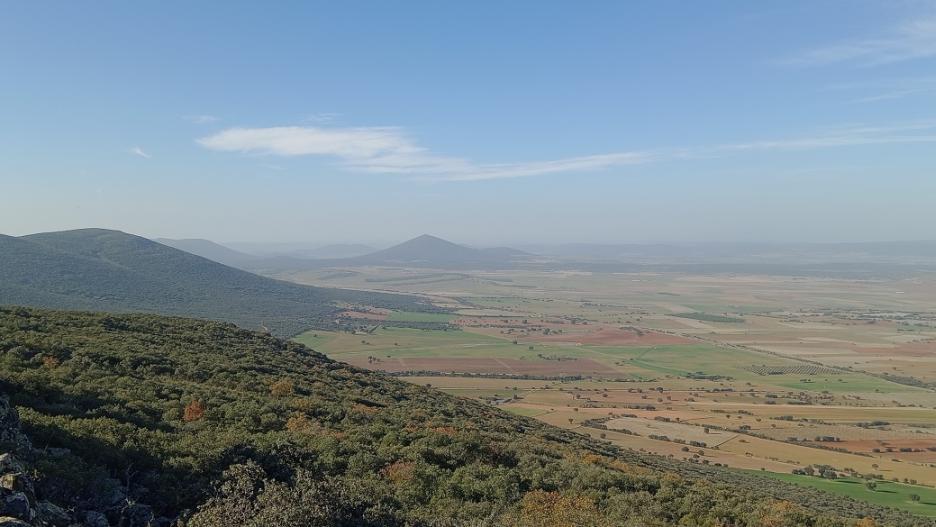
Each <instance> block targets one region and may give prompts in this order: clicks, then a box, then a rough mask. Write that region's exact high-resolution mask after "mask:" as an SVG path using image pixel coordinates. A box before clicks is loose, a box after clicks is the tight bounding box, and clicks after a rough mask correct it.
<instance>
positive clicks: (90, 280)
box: [0, 229, 432, 335]
mask: <svg viewBox="0 0 936 527" xmlns="http://www.w3.org/2000/svg"><path fill="white" fill-rule="evenodd" d="M338 303H351V304H366V305H373V306H378V307H386V308H391V309H394V308H395V309H409V310H413V309H415V310H421V309H432V307H431V306H430V305H428V304H426V303H424V302H422V301H421V300H419V299H417V298H416V297H410V296H403V295H392V294H379V293H365V292H360V291H350V290H341V289H327V288H317V287H310V286H303V285H298V284H293V283H289V282H282V281H278V280H273V279H270V278H265V277H261V276H257V275H255V274H251V273H249V272H246V271H242V270H239V269H234V268H232V267H228V266H225V265H222V264H219V263H217V262H213V261H211V260H208V259H205V258H202V257H199V256H196V255H193V254H189V253H187V252H184V251H180V250H178V249H174V248H171V247H167V246H165V245H162V244H160V243H156V242H154V241H151V240H148V239H146V238H141V237H139V236H133V235H131V234H126V233H123V232H119V231H109V230H102V229H83V230H76V231H65V232H53V233H43V234H35V235H30V236H24V237H21V238H14V237H10V236H0V305H2V304H6V305H11V304H19V305H31V306H38V307H49V308H61V309H92V310H101V311H123V312H126V311H144V312H153V313H163V314H170V315H184V316H192V317H199V318H209V319H215V320H224V321H229V322H234V323H236V324H239V325H241V326H244V327H247V328H252V329H260V328H262V327H265V328H268V329H269V330H270V331H272V332H273V333H275V334H278V335H291V334H295V333H298V332H300V331H302V330H303V329H307V328H310V327H330V325H331V324H333V319H334V316H335V314H336V313H337V312H339V311H340V309H339V308H338V306H336V304H338Z"/></svg>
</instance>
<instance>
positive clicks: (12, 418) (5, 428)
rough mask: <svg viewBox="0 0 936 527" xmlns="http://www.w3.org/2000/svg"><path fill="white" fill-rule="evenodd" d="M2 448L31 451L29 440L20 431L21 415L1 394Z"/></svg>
mask: <svg viewBox="0 0 936 527" xmlns="http://www.w3.org/2000/svg"><path fill="white" fill-rule="evenodd" d="M0 446H2V447H3V448H9V449H11V450H15V451H22V450H29V449H30V448H31V446H30V444H29V438H27V437H26V435H25V434H24V433H23V432H22V431H21V430H20V420H19V414H18V413H16V408H13V406H12V405H11V404H10V401H9V399H7V398H6V397H5V396H3V395H2V394H0Z"/></svg>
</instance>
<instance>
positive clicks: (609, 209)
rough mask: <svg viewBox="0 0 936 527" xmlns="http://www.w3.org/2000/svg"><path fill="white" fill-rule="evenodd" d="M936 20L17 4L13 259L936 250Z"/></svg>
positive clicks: (8, 14) (840, 0)
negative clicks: (368, 250)
mask: <svg viewBox="0 0 936 527" xmlns="http://www.w3.org/2000/svg"><path fill="white" fill-rule="evenodd" d="M933 225H936V0H934V1H921V0H918V1H912V0H886V1H871V0H836V1H830V0H808V1H792V0H789V1H784V2H745V1H740V0H739V1H729V0H722V1H712V2H683V1H668V0H653V1H650V0H648V1H629V2H618V1H594V2H560V1H548V2H544V1H542V0H538V1H512V2H493V1H491V2H486V1H475V2H438V1H408V2H378V1H369V2H359V1H353V0H352V1H343V2H288V1H280V2H237V1H224V2H221V1H217V2H210V1H205V2H187V1H160V2H155V1H153V2H116V1H114V2H108V1H100V2H91V3H88V2H26V1H23V2H6V3H4V5H3V10H2V14H0V233H3V234H9V235H22V234H27V233H33V232H41V231H51V230H64V229H73V228H83V227H103V228H113V229H120V230H123V231H127V232H132V233H135V234H140V235H143V236H149V237H170V238H193V237H194V238H208V239H212V240H215V241H220V242H248V241H250V242H321V243H330V242H363V243H371V244H387V243H392V242H397V241H402V240H405V239H407V238H410V237H413V236H416V235H419V234H422V233H431V234H435V235H438V236H442V237H445V238H448V239H451V240H453V241H458V242H463V243H470V244H481V245H484V244H491V245H493V244H505V243H507V244H509V243H550V242H556V243H561V242H600V243H628V242H640V243H643V242H703V241H766V242H785V241H809V242H812V241H877V240H923V239H927V240H929V239H934V238H936V234H934V233H933V229H932V227H933Z"/></svg>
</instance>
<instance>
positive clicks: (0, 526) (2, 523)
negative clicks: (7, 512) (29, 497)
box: [0, 516, 30, 527]
mask: <svg viewBox="0 0 936 527" xmlns="http://www.w3.org/2000/svg"><path fill="white" fill-rule="evenodd" d="M0 527H30V526H29V524H28V523H26V522H24V521H23V520H19V519H16V518H10V517H9V516H0Z"/></svg>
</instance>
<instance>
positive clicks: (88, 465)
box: [0, 308, 931, 527]
mask: <svg viewBox="0 0 936 527" xmlns="http://www.w3.org/2000/svg"><path fill="white" fill-rule="evenodd" d="M0 393H5V394H7V395H8V396H9V397H10V399H11V401H12V403H13V404H14V405H15V406H16V408H17V410H18V412H19V415H20V418H21V420H22V430H23V432H25V433H26V434H27V435H28V436H29V439H31V442H32V444H33V445H34V448H33V449H29V448H26V447H23V446H22V445H20V446H19V447H16V446H15V445H12V446H11V445H6V446H4V445H2V444H0V449H2V448H7V449H15V452H16V455H17V456H19V457H20V458H21V459H22V460H23V463H26V464H28V465H29V468H28V470H29V472H30V473H32V474H34V479H35V483H34V487H35V488H34V489H33V491H32V494H34V496H33V498H32V499H33V500H34V502H41V501H43V500H45V502H46V503H48V502H53V503H57V504H58V505H59V506H61V507H62V510H67V511H72V512H71V514H73V515H74V516H75V517H89V516H88V515H89V514H93V515H104V516H105V517H107V518H108V519H109V520H110V522H111V524H121V525H128V526H131V527H134V526H136V525H145V524H146V523H147V522H149V521H150V520H153V519H154V518H155V519H156V524H163V525H169V524H171V523H172V522H173V521H174V520H177V519H179V518H180V517H181V518H182V519H186V520H187V521H186V525H190V526H194V527H197V526H209V527H215V526H217V527H221V526H225V527H232V526H241V525H243V526H247V525H250V526H261V525H277V526H284V527H285V526H297V527H298V526H304V525H310V526H319V525H321V526H325V525H335V526H337V525H360V526H378V525H381V526H386V525H389V526H403V525H412V526H430V525H435V526H441V525H449V526H456V525H477V526H495V525H498V526H500V525H514V526H533V525H536V526H542V527H549V526H556V527H558V526H572V525H576V526H577V525H583V526H608V527H610V526H618V525H631V526H637V525H642V526H668V525H699V526H722V525H732V526H736V527H739V526H765V525H771V526H814V527H820V526H821V527H845V526H849V525H855V523H854V522H852V521H849V520H848V519H847V518H846V517H852V518H855V517H859V516H865V515H872V516H876V517H877V519H878V520H879V521H880V522H882V524H885V525H907V526H910V525H931V522H929V521H927V520H923V519H915V518H912V517H910V516H908V515H906V514H903V513H897V512H893V511H888V510H885V509H879V508H874V507H870V506H867V505H863V504H859V503H857V502H852V501H850V500H847V499H841V498H835V499H831V498H830V497H829V496H828V495H825V494H821V493H818V492H815V491H810V490H807V489H803V488H799V487H792V486H788V485H785V484H782V483H776V482H772V483H769V484H768V483H765V480H762V479H759V476H757V475H748V474H745V473H741V472H732V471H727V470H725V469H720V468H715V467H706V466H699V465H691V464H681V463H678V462H674V461H669V460H666V459H663V458H657V457H653V456H645V455H642V454H637V453H632V452H627V451H622V450H619V449H617V448H615V447H612V446H611V445H609V444H605V443H603V442H599V441H594V440H592V439H589V438H587V437H585V436H581V435H578V434H575V433H573V432H570V431H564V430H560V429H557V428H554V427H551V426H548V425H545V424H542V423H539V422H537V421H534V420H531V419H527V418H523V417H516V416H511V415H509V414H507V413H505V412H502V411H500V410H498V409H496V408H492V407H489V406H486V405H483V404H481V403H477V402H473V401H469V400H466V399H461V398H455V397H452V396H448V395H445V394H442V393H440V392H437V391H434V390H431V389H429V388H425V387H421V386H416V385H412V384H407V383H404V382H401V381H398V380H395V379H392V378H389V377H386V376H382V375H380V374H376V373H373V372H368V371H365V370H360V369H357V368H353V367H350V366H347V365H344V364H341V363H336V362H333V361H331V360H329V359H327V358H325V357H324V356H322V355H320V354H317V353H315V352H313V351H311V350H309V349H307V348H304V347H303V346H301V345H298V344H295V343H292V342H286V341H282V340H279V339H276V338H273V337H270V336H268V335H264V334H260V333H255V332H248V331H244V330H241V329H238V328H236V327H234V326H232V325H228V324H222V323H215V322H206V321H198V320H189V319H178V318H167V317H160V316H154V315H123V316H118V315H107V314H94V313H74V312H55V311H42V310H30V309H25V308H0ZM2 452H3V450H0V453H2ZM777 498H781V499H783V500H787V501H778V499H777ZM24 499H25V498H24ZM128 504H129V505H128ZM46 508H49V507H48V506H46ZM52 510H54V509H52ZM186 511H193V512H186ZM865 525H874V524H873V523H865Z"/></svg>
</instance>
